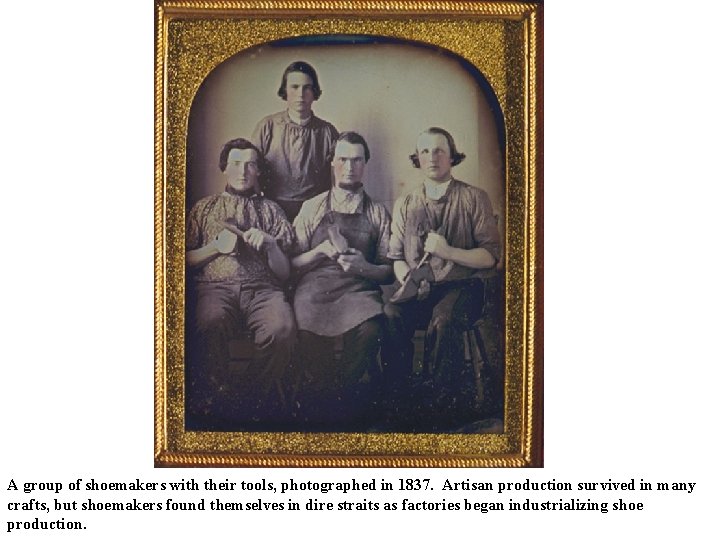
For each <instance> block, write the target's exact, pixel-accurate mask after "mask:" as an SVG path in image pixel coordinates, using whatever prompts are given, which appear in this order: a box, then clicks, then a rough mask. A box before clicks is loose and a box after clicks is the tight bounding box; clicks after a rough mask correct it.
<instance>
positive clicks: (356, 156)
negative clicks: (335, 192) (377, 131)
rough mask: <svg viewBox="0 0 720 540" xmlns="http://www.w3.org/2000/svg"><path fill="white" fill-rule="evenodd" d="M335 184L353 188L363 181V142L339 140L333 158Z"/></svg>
mask: <svg viewBox="0 0 720 540" xmlns="http://www.w3.org/2000/svg"><path fill="white" fill-rule="evenodd" d="M332 167H333V173H334V174H335V185H336V186H339V187H341V188H344V189H352V188H354V187H356V186H357V184H359V183H361V182H362V177H363V173H364V172H365V148H363V145H362V144H352V143H349V142H347V141H338V143H337V145H336V146H335V155H334V156H333V160H332Z"/></svg>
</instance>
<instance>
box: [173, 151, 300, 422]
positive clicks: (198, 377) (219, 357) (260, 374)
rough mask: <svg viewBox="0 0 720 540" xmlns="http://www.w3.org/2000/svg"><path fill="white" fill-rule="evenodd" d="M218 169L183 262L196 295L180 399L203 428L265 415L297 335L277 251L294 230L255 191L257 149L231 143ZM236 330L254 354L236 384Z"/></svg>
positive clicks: (193, 215) (191, 227)
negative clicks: (218, 183)
mask: <svg viewBox="0 0 720 540" xmlns="http://www.w3.org/2000/svg"><path fill="white" fill-rule="evenodd" d="M220 170H221V171H222V172H223V174H224V176H225V178H226V180H227V186H226V187H225V191H224V192H223V193H220V194H218V195H211V196H209V197H205V198H204V199H202V200H200V201H198V202H197V203H196V204H195V206H193V208H192V210H191V211H190V214H189V216H188V220H187V234H186V248H187V251H186V262H187V266H188V268H189V270H190V272H191V273H192V275H193V278H194V285H195V287H194V291H195V294H196V296H197V298H196V305H195V311H194V313H193V314H192V315H194V316H191V317H190V318H191V319H193V322H194V333H193V334H191V335H192V341H191V342H190V344H189V345H190V346H189V347H188V348H189V350H190V351H191V354H190V355H189V356H188V360H187V371H186V379H187V384H186V395H187V397H188V402H187V403H188V409H189V410H190V413H191V416H193V417H194V421H197V422H199V426H200V427H201V428H202V427H203V426H219V427H224V426H226V425H227V423H233V422H235V421H237V419H247V418H253V417H255V418H262V417H263V416H264V415H266V414H267V413H268V412H269V411H270V410H271V409H272V406H273V405H276V404H273V403H272V402H271V401H270V400H272V399H274V398H276V397H277V393H276V389H277V385H278V384H279V382H280V380H281V377H282V375H283V372H284V370H285V368H286V367H287V365H288V363H289V361H290V354H291V350H292V348H293V345H294V342H295V338H296V330H295V319H294V318H293V313H292V308H291V307H290V305H289V304H288V302H287V300H286V298H285V293H284V291H283V288H282V283H283V282H284V281H285V280H286V279H287V278H288V275H289V273H290V266H289V261H288V258H287V256H286V255H285V253H284V252H283V250H285V249H288V248H289V247H291V246H292V243H293V231H292V227H291V225H290V223H289V222H288V221H287V220H286V219H285V216H284V214H283V212H282V210H281V209H280V207H279V206H278V205H277V204H275V203H274V202H272V201H270V200H268V199H266V198H265V197H264V196H263V195H262V193H261V190H260V183H259V182H260V180H261V170H262V162H261V158H260V156H259V153H258V151H257V149H256V148H255V147H254V146H253V145H252V143H250V142H249V141H247V140H245V139H234V140H232V141H229V142H228V143H226V144H225V146H224V147H223V149H222V151H221V152H220ZM232 231H234V232H232ZM241 328H244V329H248V330H251V331H252V333H253V336H254V341H255V346H256V348H257V349H258V351H259V355H258V358H256V359H254V360H252V361H251V363H250V365H249V367H248V369H247V371H246V372H245V373H244V374H243V375H242V377H241V380H239V381H238V380H234V379H233V375H232V373H231V371H230V370H229V366H228V363H229V362H228V360H229V358H228V356H229V353H228V341H229V340H230V339H231V338H233V337H234V336H235V335H236V334H237V332H238V330H239V329H241Z"/></svg>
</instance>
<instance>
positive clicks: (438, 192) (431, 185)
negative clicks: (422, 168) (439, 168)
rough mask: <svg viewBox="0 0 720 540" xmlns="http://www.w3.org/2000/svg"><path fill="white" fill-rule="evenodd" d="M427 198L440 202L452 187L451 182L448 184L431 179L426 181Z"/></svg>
mask: <svg viewBox="0 0 720 540" xmlns="http://www.w3.org/2000/svg"><path fill="white" fill-rule="evenodd" d="M424 184H425V196H426V197H427V198H428V199H432V200H433V201H437V200H439V199H440V198H441V197H442V196H443V195H445V193H446V192H447V188H448V186H449V185H450V180H448V181H447V182H442V183H439V182H435V181H433V180H430V179H426V180H425V182H424Z"/></svg>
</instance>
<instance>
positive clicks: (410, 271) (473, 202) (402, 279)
mask: <svg viewBox="0 0 720 540" xmlns="http://www.w3.org/2000/svg"><path fill="white" fill-rule="evenodd" d="M410 159H411V161H412V164H413V166H414V167H416V168H419V169H420V170H421V171H422V173H423V175H424V176H425V179H424V182H423V184H422V186H420V187H419V188H418V189H416V190H414V191H413V192H411V193H409V194H408V195H406V196H404V197H401V198H400V199H398V200H397V201H396V203H395V207H394V211H393V222H392V234H391V238H390V250H389V253H388V258H390V259H392V260H393V261H394V262H393V270H394V273H395V277H396V278H397V280H398V282H399V284H401V285H402V286H401V287H400V291H399V292H397V293H396V294H395V295H394V296H393V298H392V300H391V303H390V304H387V305H386V309H385V311H386V314H387V315H388V318H389V321H390V329H391V332H390V333H391V339H389V340H388V343H386V345H385V346H384V353H383V357H384V359H385V362H384V363H385V368H386V370H387V371H388V374H389V376H390V378H391V380H393V381H394V382H395V385H396V391H398V392H399V393H400V394H401V395H404V393H405V392H407V388H408V386H407V385H408V379H409V377H410V375H411V374H412V369H413V366H412V359H413V345H412V337H413V334H414V332H415V330H416V329H417V328H425V329H426V337H425V349H424V350H425V352H426V354H425V358H424V361H425V362H428V363H429V364H430V365H431V366H432V379H431V381H429V383H430V385H431V391H432V395H433V399H432V400H431V402H432V403H433V409H434V410H435V411H437V412H439V413H442V414H445V415H447V414H448V413H450V412H451V411H454V410H458V409H462V408H463V407H466V405H463V404H462V403H460V394H461V387H462V385H463V382H464V381H463V380H462V379H463V375H462V371H463V367H464V348H463V335H462V334H463V332H464V331H465V330H466V329H468V328H469V327H470V326H471V325H472V324H473V323H474V322H475V320H477V318H478V317H479V316H480V313H481V310H482V305H483V282H482V280H481V279H479V278H480V276H481V274H482V271H484V270H485V271H487V270H488V269H493V268H494V267H495V266H496V265H497V263H498V260H499V258H500V235H499V233H498V228H497V223H496V219H495V215H494V214H493V209H492V205H491V203H490V198H489V197H488V195H487V193H486V192H485V191H483V190H482V189H480V188H477V187H474V186H471V185H469V184H467V183H465V182H462V181H460V180H457V179H456V178H454V177H453V175H452V168H453V167H454V166H456V165H459V164H460V163H461V162H462V161H463V160H464V159H465V155H464V154H462V153H460V152H458V150H457V147H456V146H455V141H454V140H453V137H452V135H450V133H448V132H447V131H446V130H444V129H442V128H437V127H432V128H429V129H427V130H425V131H423V132H422V133H421V134H420V136H419V137H418V139H417V145H416V151H415V153H413V154H412V155H411V156H410ZM413 280H415V281H416V283H414V282H413ZM411 285H415V286H414V287H411ZM408 291H409V292H408Z"/></svg>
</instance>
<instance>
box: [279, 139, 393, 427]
mask: <svg viewBox="0 0 720 540" xmlns="http://www.w3.org/2000/svg"><path fill="white" fill-rule="evenodd" d="M332 156H333V157H332V170H333V175H334V181H333V187H332V189H330V190H329V191H326V192H325V193H321V194H320V195H318V196H316V197H314V198H312V199H310V200H308V201H306V202H305V203H304V204H303V206H302V208H301V210H300V213H299V214H298V216H297V218H296V219H295V222H294V227H295V233H296V236H297V252H298V253H299V254H298V255H297V256H296V257H295V258H293V259H292V266H293V268H296V269H298V270H299V273H300V277H299V280H298V284H297V289H296V292H295V301H294V308H295V317H296V319H297V324H298V330H299V332H298V338H299V346H300V351H301V358H302V359H303V366H302V367H303V370H304V372H305V374H309V376H310V377H311V379H312V380H311V381H310V383H309V387H310V389H311V390H310V393H311V394H312V395H311V396H309V397H308V394H307V393H305V398H306V399H305V401H304V404H305V406H306V407H307V406H309V407H310V409H311V411H310V412H309V413H308V414H309V416H310V417H311V419H315V420H318V421H321V422H324V421H327V422H336V424H337V425H340V423H342V425H343V426H347V427H349V426H350V425H353V422H354V421H360V422H362V421H364V420H367V414H368V413H369V412H370V411H369V406H370V405H369V396H368V393H365V392H361V391H360V385H359V382H360V380H361V378H363V376H365V375H366V374H369V375H372V372H373V371H374V369H373V368H374V365H375V364H374V363H375V362H376V358H377V354H378V351H379V348H380V337H381V333H382V327H383V324H382V313H383V308H382V293H381V290H380V283H383V282H387V281H388V280H391V279H392V268H391V266H390V261H389V260H387V258H386V254H387V249H388V241H389V239H390V214H389V212H388V211H387V210H386V209H385V207H384V206H383V205H382V204H379V203H375V202H373V201H372V200H371V199H370V197H369V196H368V195H367V193H365V190H364V189H363V183H362V179H363V173H364V170H365V164H366V163H367V161H368V160H369V159H370V150H369V148H368V145H367V143H366V142H365V139H364V138H363V137H362V136H361V135H359V134H357V133H355V132H352V131H349V132H344V133H341V134H340V136H339V138H338V140H337V142H336V143H335V144H334V145H333V148H332ZM337 336H342V341H343V358H342V361H341V362H340V363H337V362H336V361H335V360H334V354H333V353H334V338H335V337H337ZM305 388H306V390H307V389H308V384H306V385H305ZM312 390H314V392H312ZM361 394H363V395H361Z"/></svg>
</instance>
